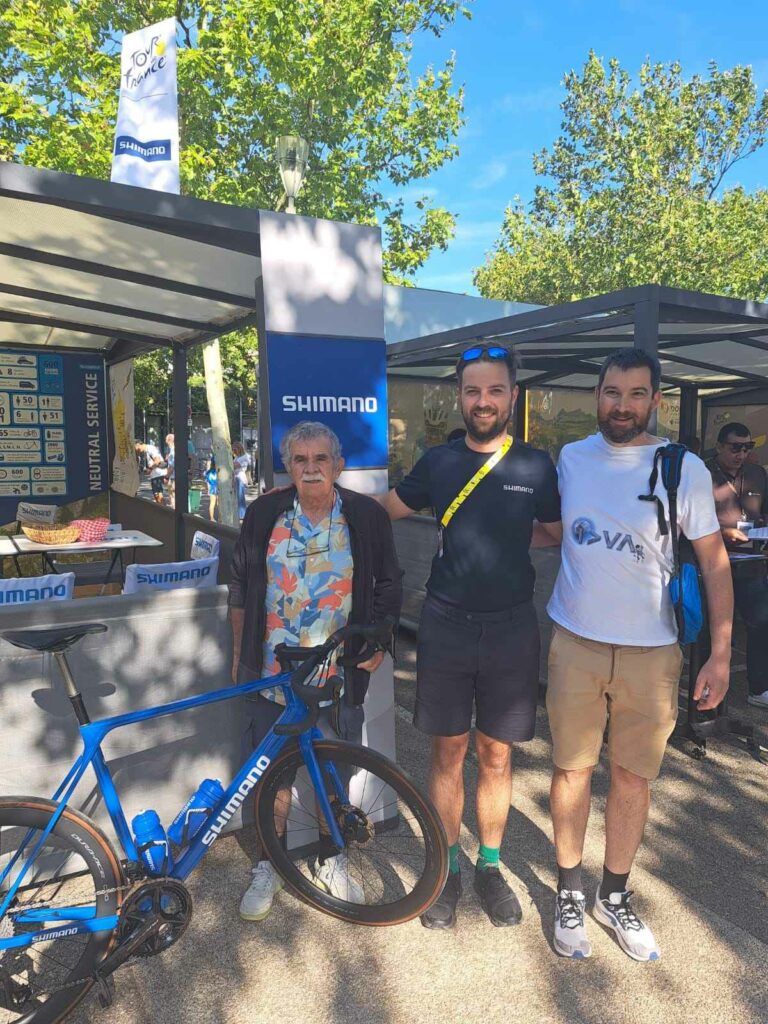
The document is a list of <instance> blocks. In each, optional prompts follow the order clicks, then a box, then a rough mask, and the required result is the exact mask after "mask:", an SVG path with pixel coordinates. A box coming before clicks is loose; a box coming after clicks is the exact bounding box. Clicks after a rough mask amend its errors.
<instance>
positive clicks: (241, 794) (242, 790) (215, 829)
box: [203, 755, 271, 846]
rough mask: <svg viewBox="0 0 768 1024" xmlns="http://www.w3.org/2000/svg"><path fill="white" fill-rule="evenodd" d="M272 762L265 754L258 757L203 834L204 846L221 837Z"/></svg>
mask: <svg viewBox="0 0 768 1024" xmlns="http://www.w3.org/2000/svg"><path fill="white" fill-rule="evenodd" d="M270 763H271V762H270V759H269V758H268V757H264V756H263V755H262V756H261V757H260V758H259V759H258V761H257V762H256V764H255V765H254V766H253V768H251V770H250V771H249V772H248V774H247V775H246V776H245V778H244V779H243V781H242V782H241V783H240V785H239V786H238V787H237V789H236V790H235V793H234V795H233V796H232V797H231V798H230V799H229V802H228V803H227V804H226V806H225V807H224V808H222V810H221V812H220V814H219V816H218V817H217V818H216V821H215V822H214V823H213V825H211V827H210V828H209V829H208V831H207V832H206V833H205V835H204V836H203V845H204V846H210V845H211V843H213V842H215V840H216V839H218V838H219V836H220V835H221V830H222V829H223V828H224V826H225V825H226V824H227V822H228V821H229V819H230V818H231V817H232V815H233V814H234V813H235V811H236V810H237V809H238V807H240V805H241V804H242V802H243V800H245V798H246V797H247V796H248V794H249V793H250V792H251V790H252V789H253V787H254V786H255V785H256V783H257V782H258V781H259V779H260V778H261V776H262V775H263V774H264V772H265V771H266V770H267V768H268V767H269V765H270Z"/></svg>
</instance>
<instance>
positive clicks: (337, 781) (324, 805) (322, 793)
mask: <svg viewBox="0 0 768 1024" xmlns="http://www.w3.org/2000/svg"><path fill="white" fill-rule="evenodd" d="M316 732H317V730H315V729H313V730H312V731H311V732H305V733H302V735H301V736H299V749H300V750H301V753H302V756H303V758H304V763H305V764H306V766H307V771H308V772H309V778H310V780H311V782H312V787H313V789H314V791H315V798H316V800H317V802H318V804H319V807H320V810H321V811H322V813H323V817H324V818H325V820H326V823H327V825H328V833H329V835H330V838H331V840H332V842H333V843H334V845H335V846H336V847H337V848H338V849H339V850H343V849H344V847H345V846H346V843H345V841H344V836H343V835H342V833H341V829H340V828H339V824H338V822H337V821H336V817H335V815H334V813H333V808H332V807H331V801H330V799H329V797H328V791H327V787H326V780H325V779H324V778H323V773H322V771H321V769H320V764H319V762H318V760H317V754H316V753H315V748H314V746H313V740H315V739H317V738H318V736H316V735H313V734H314V733H316ZM325 771H326V774H327V776H328V779H329V781H330V782H331V784H332V786H333V790H334V796H335V798H336V799H337V800H338V802H339V803H340V804H346V803H347V801H348V796H347V792H346V790H345V788H344V785H343V783H342V781H341V777H340V775H339V773H338V770H337V768H336V765H335V764H333V763H332V762H326V764H325Z"/></svg>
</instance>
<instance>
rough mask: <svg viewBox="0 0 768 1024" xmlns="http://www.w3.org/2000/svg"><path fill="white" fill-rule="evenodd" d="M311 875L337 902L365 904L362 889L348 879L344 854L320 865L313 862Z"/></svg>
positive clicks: (347, 868)
mask: <svg viewBox="0 0 768 1024" xmlns="http://www.w3.org/2000/svg"><path fill="white" fill-rule="evenodd" d="M312 874H313V875H314V878H315V882H316V883H318V885H321V886H322V887H323V889H325V891H326V892H327V893H329V894H330V895H331V896H335V897H336V899H337V900H344V901H345V902H346V903H365V893H364V892H363V889H362V887H361V886H360V885H358V883H357V882H356V881H355V879H354V878H352V877H350V874H349V860H348V858H347V855H346V853H338V854H337V855H336V856H335V857H327V858H326V859H325V861H324V862H323V863H322V864H320V863H319V861H315V863H314V866H313V868H312Z"/></svg>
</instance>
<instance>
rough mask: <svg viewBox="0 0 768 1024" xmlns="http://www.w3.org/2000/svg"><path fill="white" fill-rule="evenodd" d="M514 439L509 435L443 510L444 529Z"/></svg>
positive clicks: (442, 522) (499, 460) (505, 452)
mask: <svg viewBox="0 0 768 1024" xmlns="http://www.w3.org/2000/svg"><path fill="white" fill-rule="evenodd" d="M514 440H515V439H514V438H513V437H509V436H508V437H507V439H506V441H505V442H504V444H503V445H502V446H501V448H499V450H498V451H495V452H494V453H493V455H492V456H491V457H490V459H488V461H487V462H484V463H483V465H482V466H481V467H480V469H478V471H477V472H476V473H475V475H474V476H473V477H472V479H471V480H470V481H469V483H466V484H465V485H464V486H463V487H462V489H461V490H460V491H459V493H458V494H457V495H456V497H455V498H454V499H453V501H452V502H451V504H450V505H449V506H448V508H447V509H446V510H445V512H443V518H442V519H441V520H440V525H441V526H442V527H443V529H445V527H446V526H447V525H448V523H450V521H451V520H452V519H453V517H454V516H455V515H456V513H457V512H458V510H459V509H460V508H461V506H462V505H463V504H464V502H465V501H466V500H467V498H468V497H469V496H470V494H471V493H472V491H474V489H475V488H476V487H477V485H478V484H479V483H480V481H481V480H482V479H483V478H484V477H486V476H488V474H489V473H490V472H491V470H492V469H493V468H494V466H497V465H498V464H499V463H500V462H501V460H502V459H503V458H504V456H505V455H506V454H507V452H508V451H509V449H510V448H511V447H512V445H513V443H514Z"/></svg>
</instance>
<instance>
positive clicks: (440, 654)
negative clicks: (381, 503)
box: [385, 345, 560, 928]
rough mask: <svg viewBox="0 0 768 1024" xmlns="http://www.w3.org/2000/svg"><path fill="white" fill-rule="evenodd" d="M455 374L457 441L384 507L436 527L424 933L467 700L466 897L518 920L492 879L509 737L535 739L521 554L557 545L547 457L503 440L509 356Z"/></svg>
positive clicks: (455, 882) (454, 843)
mask: <svg viewBox="0 0 768 1024" xmlns="http://www.w3.org/2000/svg"><path fill="white" fill-rule="evenodd" d="M456 373H457V377H458V385H459V399H460V403H461V412H462V416H463V417H464V422H465V423H466V426H467V436H466V438H459V439H457V440H455V441H452V442H450V443H449V444H445V445H440V446H439V447H437V448H431V449H430V450H429V451H427V452H426V454H425V455H424V456H423V457H422V458H421V459H420V460H419V461H418V462H417V463H416V465H415V466H414V468H413V470H412V471H411V472H410V473H409V474H408V476H406V477H405V479H404V480H403V481H402V482H401V483H399V484H398V485H397V487H396V488H394V490H392V491H390V492H389V494H388V495H387V498H386V499H385V505H386V508H387V511H388V512H389V514H390V516H391V518H392V519H400V518H402V517H404V516H408V515H411V514H412V513H413V512H414V511H417V510H419V509H422V508H428V507H431V508H433V509H434V510H435V514H436V517H437V521H438V551H437V554H436V555H435V558H434V560H433V562H432V571H431V574H430V577H429V580H428V581H427V598H426V601H425V602H424V610H423V612H422V617H421V622H420V625H419V640H418V654H417V683H416V712H415V716H414V721H415V724H416V726H417V727H418V728H419V729H421V730H422V731H424V732H426V733H429V734H430V735H431V736H432V737H433V739H432V762H431V769H430V795H431V797H432V800H433V801H434V803H435V806H436V807H437V810H438V811H439V813H440V816H441V818H442V820H443V824H444V826H445V830H446V834H447V837H448V842H449V844H450V872H449V875H448V881H447V882H446V885H445V889H444V890H443V893H442V895H441V896H440V897H439V899H438V900H437V901H436V902H435V903H434V904H433V906H432V907H431V908H430V909H429V910H428V911H427V913H426V914H424V915H423V916H422V919H421V921H422V924H423V925H424V926H425V927H427V928H452V927H453V925H454V924H455V922H456V905H457V903H458V899H459V896H460V894H461V876H460V871H459V863H458V850H459V830H460V828H461V817H462V812H463V809H464V781H463V766H464V759H465V756H466V752H467V748H468V746H469V731H470V726H471V722H472V710H473V706H474V708H475V711H476V722H475V724H476V733H475V745H476V747H477V757H478V767H479V774H478V785H477V819H478V826H479V832H480V855H479V857H478V861H477V867H476V870H475V882H474V884H475V889H476V890H477V892H478V894H479V896H480V901H481V904H482V906H483V909H484V910H485V911H486V913H487V914H488V916H489V917H490V919H491V921H492V922H493V924H495V925H498V926H505V925H514V924H517V923H518V922H519V920H520V917H521V914H522V912H521V909H520V904H519V902H518V900H517V897H516V896H515V894H514V893H513V892H512V890H511V888H510V887H509V886H508V885H507V883H506V882H505V880H504V879H503V878H502V876H501V874H500V873H499V868H498V864H499V847H500V846H501V840H502V837H503V834H504V828H505V825H506V821H507V815H508V813H509V805H510V801H511V797H512V758H511V748H512V743H515V742H522V741H526V740H530V739H532V738H533V733H534V726H535V722H536V698H537V693H538V679H539V627H538V622H537V619H536V613H535V611H534V608H533V603H532V597H533V584H534V578H535V573H534V570H533V566H532V565H531V560H530V556H529V554H528V549H529V547H530V545H531V541H532V538H535V539H536V540H538V541H540V542H541V543H543V544H547V543H553V542H555V541H556V540H557V539H558V538H559V522H560V499H559V495H558V489H557V474H556V472H555V467H554V465H553V463H552V460H551V459H550V457H549V455H548V454H547V453H546V452H543V451H538V450H536V449H535V448H531V447H529V446H528V445H527V444H524V443H523V442H520V441H514V440H513V438H512V437H511V435H510V434H509V433H508V430H509V423H510V419H511V416H512V410H513V408H514V404H515V399H516V398H517V392H518V389H517V386H516V384H515V377H516V361H515V357H514V354H513V353H511V352H508V351H507V350H506V349H504V348H502V347H500V346H493V345H477V346H474V347H473V348H470V349H467V350H466V351H465V352H464V353H463V355H462V357H461V358H460V360H459V362H458V365H457V368H456ZM481 471H482V472H481ZM483 473H484V475H483ZM473 481H474V486H472V482H473ZM460 495H463V498H462V499H461V500H460V501H458V504H457V499H459V496H460Z"/></svg>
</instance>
